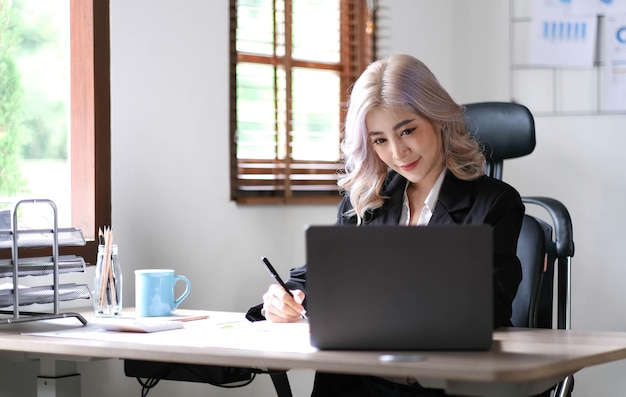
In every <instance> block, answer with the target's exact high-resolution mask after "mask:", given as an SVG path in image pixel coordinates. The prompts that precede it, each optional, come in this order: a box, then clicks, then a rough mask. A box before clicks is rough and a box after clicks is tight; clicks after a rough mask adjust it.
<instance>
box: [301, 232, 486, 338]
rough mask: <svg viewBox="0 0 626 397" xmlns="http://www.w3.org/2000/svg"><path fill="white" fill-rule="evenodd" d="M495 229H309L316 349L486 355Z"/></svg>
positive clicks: (309, 277)
mask: <svg viewBox="0 0 626 397" xmlns="http://www.w3.org/2000/svg"><path fill="white" fill-rule="evenodd" d="M492 246H493V241H492V229H491V227H490V226H487V225H463V226H461V225H454V226H453V225H448V226H444V225H432V226H426V227H407V226H368V227H352V226H310V227H309V228H307V230H306V256H307V298H306V301H307V316H308V318H309V324H310V338H311V344H312V345H313V346H315V347H317V348H319V349H342V350H343V349H348V350H485V349H489V348H490V347H491V341H492V333H493V328H492V327H493V307H492V300H493V297H492V291H493V284H492V283H493V270H492V262H493V251H492Z"/></svg>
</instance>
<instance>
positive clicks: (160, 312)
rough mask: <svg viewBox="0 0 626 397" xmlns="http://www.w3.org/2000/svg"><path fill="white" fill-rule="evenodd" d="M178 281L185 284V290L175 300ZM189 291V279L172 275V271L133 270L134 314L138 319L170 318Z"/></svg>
mask: <svg viewBox="0 0 626 397" xmlns="http://www.w3.org/2000/svg"><path fill="white" fill-rule="evenodd" d="M178 281H183V282H184V283H185V290H184V291H183V292H182V294H180V296H178V297H177V298H175V297H174V286H175V285H176V283H177V282H178ZM190 290H191V284H190V283H189V279H188V278H187V277H185V276H181V275H176V274H174V270H172V269H141V270H135V312H136V313H137V316H139V317H160V316H170V315H171V314H172V312H173V311H174V310H175V309H176V308H177V307H178V305H180V304H181V302H182V301H183V300H184V299H185V298H186V297H187V295H189V291H190Z"/></svg>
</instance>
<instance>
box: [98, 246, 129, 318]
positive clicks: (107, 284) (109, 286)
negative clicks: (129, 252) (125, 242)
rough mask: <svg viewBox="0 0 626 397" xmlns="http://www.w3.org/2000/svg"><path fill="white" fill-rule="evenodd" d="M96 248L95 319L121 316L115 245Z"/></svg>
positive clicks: (117, 261) (119, 275)
mask: <svg viewBox="0 0 626 397" xmlns="http://www.w3.org/2000/svg"><path fill="white" fill-rule="evenodd" d="M108 251H109V252H107V247H106V246H105V245H99V246H98V257H97V260H96V272H95V275H94V291H93V308H94V314H95V316H96V317H120V316H121V315H122V281H123V280H122V267H121V265H120V260H119V255H118V251H117V245H115V244H113V245H111V246H110V248H109V250H108Z"/></svg>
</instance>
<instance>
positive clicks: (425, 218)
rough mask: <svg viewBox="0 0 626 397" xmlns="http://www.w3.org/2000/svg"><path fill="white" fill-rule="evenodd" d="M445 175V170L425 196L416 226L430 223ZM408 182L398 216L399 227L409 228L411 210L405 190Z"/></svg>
mask: <svg viewBox="0 0 626 397" xmlns="http://www.w3.org/2000/svg"><path fill="white" fill-rule="evenodd" d="M445 175H446V168H444V169H443V170H442V171H441V174H439V177H438V178H437V180H436V181H435V184H434V185H433V187H432V189H430V192H429V193H428V196H426V200H424V206H423V207H422V212H421V213H420V216H419V219H418V221H417V226H424V225H428V222H430V218H431V217H432V216H433V211H434V210H435V206H436V205H437V200H438V199H439V191H440V190H441V185H442V184H443V178H444V177H445ZM409 183H411V182H409V181H407V183H406V186H405V187H404V200H403V204H402V213H401V214H400V222H398V224H399V225H405V226H409V221H410V220H411V208H410V207H409V197H408V196H407V194H406V189H407V187H408V186H409Z"/></svg>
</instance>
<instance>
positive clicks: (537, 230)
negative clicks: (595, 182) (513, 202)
mask: <svg viewBox="0 0 626 397" xmlns="http://www.w3.org/2000/svg"><path fill="white" fill-rule="evenodd" d="M466 119H467V122H468V128H469V131H470V133H471V134H472V135H473V136H474V138H475V139H476V140H477V141H478V142H480V143H481V145H482V147H483V152H484V154H485V157H486V159H487V167H486V173H487V174H488V175H490V176H492V177H494V178H498V179H502V168H503V161H504V160H507V159H512V158H517V157H522V156H525V155H528V154H530V153H532V151H533V150H534V149H535V144H536V142H535V123H534V118H533V116H532V114H531V112H530V111H529V110H528V109H527V108H526V107H524V106H522V105H519V104H515V103H508V102H481V103H472V104H467V105H466ZM522 201H523V202H524V204H525V205H526V207H527V209H528V208H529V207H532V206H535V207H537V208H542V209H543V210H542V211H543V212H547V215H549V216H548V221H547V222H546V221H545V220H544V219H541V218H540V217H538V216H531V215H529V214H528V213H527V214H526V215H524V220H523V224H522V230H521V233H520V237H519V240H518V247H517V255H518V257H519V259H520V261H521V263H522V273H523V280H522V283H521V284H520V286H519V290H518V292H517V295H516V297H515V300H514V301H513V316H512V319H511V320H512V322H513V325H515V326H516V327H531V328H558V329H570V326H571V322H570V313H571V306H570V302H571V283H570V270H571V258H572V257H573V256H574V241H573V231H572V221H571V218H570V215H569V212H568V211H567V208H566V207H565V206H564V205H563V204H562V203H561V202H559V201H558V200H555V199H553V198H548V197H522ZM555 274H556V297H555V295H554V287H555V283H554V280H555ZM555 317H556V321H554V318H555ZM573 386H574V378H573V376H571V375H570V376H568V377H566V378H565V379H564V380H563V381H561V382H559V383H558V384H557V385H555V387H554V388H551V389H550V390H547V391H545V392H544V393H542V394H540V395H539V396H542V397H543V396H546V397H548V396H550V395H551V392H554V396H555V397H564V396H571V392H572V389H573Z"/></svg>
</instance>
